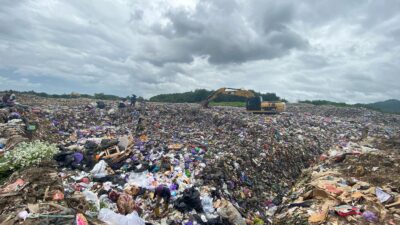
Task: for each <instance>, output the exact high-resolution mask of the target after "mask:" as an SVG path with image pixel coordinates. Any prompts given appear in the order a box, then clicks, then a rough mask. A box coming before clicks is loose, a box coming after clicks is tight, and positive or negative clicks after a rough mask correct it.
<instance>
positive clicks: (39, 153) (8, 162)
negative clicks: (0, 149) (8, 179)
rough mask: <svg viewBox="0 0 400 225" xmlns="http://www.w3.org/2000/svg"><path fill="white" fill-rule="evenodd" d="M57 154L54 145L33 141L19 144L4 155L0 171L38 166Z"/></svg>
mask: <svg viewBox="0 0 400 225" xmlns="http://www.w3.org/2000/svg"><path fill="white" fill-rule="evenodd" d="M57 152H58V148H57V146H56V145H55V144H49V143H47V142H41V141H33V142H29V143H27V142H22V143H19V144H18V145H17V146H16V147H15V148H14V149H13V150H12V151H8V152H6V153H5V154H4V158H2V160H1V163H0V171H8V170H15V169H21V168H25V167H29V166H34V165H36V166H37V165H40V163H41V162H42V161H46V160H51V159H52V158H53V155H54V154H56V153H57Z"/></svg>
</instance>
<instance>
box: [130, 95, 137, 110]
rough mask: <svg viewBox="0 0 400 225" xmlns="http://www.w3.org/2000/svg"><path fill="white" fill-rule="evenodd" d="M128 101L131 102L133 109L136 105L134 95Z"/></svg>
mask: <svg viewBox="0 0 400 225" xmlns="http://www.w3.org/2000/svg"><path fill="white" fill-rule="evenodd" d="M130 101H131V106H133V107H135V104H136V95H134V94H133V95H132V96H131V98H130Z"/></svg>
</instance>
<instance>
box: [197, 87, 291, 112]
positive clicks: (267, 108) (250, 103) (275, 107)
mask: <svg viewBox="0 0 400 225" xmlns="http://www.w3.org/2000/svg"><path fill="white" fill-rule="evenodd" d="M220 95H234V96H240V97H245V98H246V110H247V111H248V112H252V113H264V114H267V113H268V114H275V113H281V112H283V111H285V109H286V104H285V103H284V102H281V101H263V99H262V96H256V94H255V93H254V92H253V91H249V90H244V89H238V88H220V89H218V90H216V91H215V92H213V93H212V94H211V95H210V96H208V97H207V98H206V99H205V100H204V101H202V102H201V105H202V107H203V108H209V106H208V105H209V103H210V102H211V101H212V100H214V99H216V98H217V97H218V96H220Z"/></svg>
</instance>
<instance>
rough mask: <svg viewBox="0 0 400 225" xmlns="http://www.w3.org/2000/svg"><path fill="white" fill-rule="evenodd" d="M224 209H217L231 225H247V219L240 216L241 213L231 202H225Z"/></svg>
mask: <svg viewBox="0 0 400 225" xmlns="http://www.w3.org/2000/svg"><path fill="white" fill-rule="evenodd" d="M223 204H224V207H221V208H219V209H217V212H218V214H219V215H220V216H221V217H223V218H227V219H228V220H229V222H230V223H231V224H237V225H246V221H245V219H243V217H242V216H241V215H240V212H239V211H238V210H237V209H236V208H235V206H233V205H232V203H230V202H229V201H226V200H225V201H224V203H223Z"/></svg>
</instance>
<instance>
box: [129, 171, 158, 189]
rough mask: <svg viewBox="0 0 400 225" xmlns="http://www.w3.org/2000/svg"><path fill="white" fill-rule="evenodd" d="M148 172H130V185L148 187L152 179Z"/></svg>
mask: <svg viewBox="0 0 400 225" xmlns="http://www.w3.org/2000/svg"><path fill="white" fill-rule="evenodd" d="M147 174H148V172H147V171H145V172H142V173H130V174H129V177H128V182H127V183H128V185H134V186H138V187H143V188H147V187H150V186H151V182H152V179H151V178H149V177H148V176H147Z"/></svg>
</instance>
